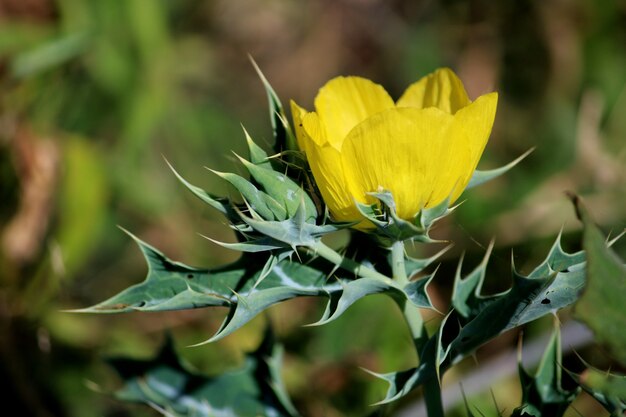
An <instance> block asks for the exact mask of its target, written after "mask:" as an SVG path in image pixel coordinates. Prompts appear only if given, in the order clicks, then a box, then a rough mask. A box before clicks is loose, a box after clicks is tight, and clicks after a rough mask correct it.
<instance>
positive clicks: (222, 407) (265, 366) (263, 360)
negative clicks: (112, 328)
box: [110, 333, 298, 417]
mask: <svg viewBox="0 0 626 417" xmlns="http://www.w3.org/2000/svg"><path fill="white" fill-rule="evenodd" d="M281 360H282V348H281V347H280V346H278V345H276V344H275V343H274V342H273V340H272V336H271V334H270V333H267V334H266V336H265V339H264V341H263V342H262V343H261V345H260V346H259V348H258V349H257V350H256V351H255V352H251V353H248V354H247V355H246V359H245V361H244V364H243V366H242V367H240V368H239V369H234V370H232V371H230V372H226V373H224V374H222V375H219V376H215V377H210V376H206V375H202V374H199V373H198V372H195V371H193V370H191V369H189V367H188V366H186V365H185V364H183V363H182V362H181V360H180V359H179V358H178V355H177V354H176V352H175V351H174V348H173V346H172V342H171V340H170V339H169V338H168V340H167V342H166V343H165V345H164V346H163V348H162V349H161V352H160V353H159V354H158V355H157V356H156V357H155V358H153V359H151V360H136V359H127V358H119V359H112V360H110V363H111V365H112V366H113V367H114V368H115V370H116V371H117V372H118V373H119V374H120V376H121V377H122V379H123V380H124V386H123V387H122V388H120V389H119V390H118V391H117V392H116V393H115V396H116V397H117V398H118V399H120V400H123V401H127V402H138V403H143V404H147V405H151V406H153V407H154V406H156V407H154V408H157V409H160V410H167V412H168V414H169V415H176V416H181V417H182V416H206V417H209V416H216V415H228V416H233V417H256V416H259V415H263V416H269V415H272V416H277V417H279V416H280V417H291V416H294V417H295V416H297V415H298V414H297V412H296V411H295V409H294V407H293V405H292V404H291V402H290V401H289V398H288V397H287V395H286V393H285V391H284V389H283V388H282V386H283V384H282V380H281V378H280V374H279V373H277V372H276V366H277V364H279V363H280V362H281ZM164 414H165V413H164Z"/></svg>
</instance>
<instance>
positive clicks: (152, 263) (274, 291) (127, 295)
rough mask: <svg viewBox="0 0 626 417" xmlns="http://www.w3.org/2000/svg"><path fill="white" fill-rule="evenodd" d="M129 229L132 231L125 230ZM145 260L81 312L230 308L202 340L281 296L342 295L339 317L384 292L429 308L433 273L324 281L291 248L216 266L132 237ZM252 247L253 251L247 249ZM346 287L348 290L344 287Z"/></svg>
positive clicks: (226, 329)
mask: <svg viewBox="0 0 626 417" xmlns="http://www.w3.org/2000/svg"><path fill="white" fill-rule="evenodd" d="M129 234H130V233H129ZM131 236H132V235H131ZM132 237H133V238H134V239H135V241H136V242H137V244H138V245H139V247H140V249H141V250H142V252H143V254H144V257H145V259H146V261H147V263H148V276H147V277H146V279H145V281H144V282H142V283H140V284H136V285H133V286H131V287H129V288H127V289H125V290H123V291H122V292H120V293H119V294H117V295H115V296H113V297H111V298H110V299H108V300H106V301H103V302H101V303H99V304H97V305H95V306H93V307H89V308H85V309H81V310H75V312H83V313H122V312H131V311H167V310H181V309H194V308H203V307H212V306H221V307H228V308H229V314H228V315H227V317H226V318H225V319H224V322H223V323H222V326H221V328H220V329H219V330H218V331H217V333H216V334H215V335H214V336H213V337H212V338H210V339H209V340H207V341H206V342H204V343H207V342H210V341H215V340H218V339H221V338H223V337H225V336H227V335H229V334H230V333H232V332H233V331H235V330H237V329H239V328H241V327H242V326H243V325H245V324H246V323H247V322H249V321H250V320H251V319H253V318H254V317H256V316H257V315H258V314H259V313H261V312H262V311H263V310H265V309H267V308H269V307H271V306H272V305H274V304H276V303H279V302H281V301H284V300H288V299H292V298H296V297H301V296H321V297H327V298H329V299H330V300H331V302H329V305H332V300H340V299H342V297H343V300H342V302H341V305H340V306H339V307H338V308H333V310H332V312H331V311H330V310H329V313H328V314H327V316H326V317H330V315H331V314H332V315H333V319H336V318H337V317H339V316H340V315H341V314H342V313H343V312H344V311H345V310H346V309H347V308H348V307H349V306H350V305H352V304H353V303H354V302H356V301H358V300H359V299H360V298H363V297H365V296H367V295H370V294H375V293H379V292H385V293H388V294H390V295H394V296H396V297H405V298H406V299H408V300H409V301H410V302H412V303H413V304H414V305H416V306H417V307H424V308H431V307H432V305H431V304H430V299H429V298H428V294H427V293H426V286H427V285H428V282H429V281H430V279H431V277H426V278H422V279H420V280H417V281H413V282H411V283H409V284H407V285H406V286H405V287H404V288H400V287H399V286H398V285H397V284H396V283H395V282H394V281H391V280H389V281H388V282H382V281H381V282H382V284H380V283H377V282H374V280H370V281H367V280H364V281H362V280H361V279H359V280H346V279H337V280H334V281H332V282H328V273H327V271H326V270H320V269H317V268H316V267H313V266H312V265H304V264H302V263H300V262H295V261H292V260H291V259H290V256H291V254H292V253H293V252H292V249H291V248H280V249H276V250H272V251H270V252H269V253H268V254H267V256H260V255H256V254H244V256H242V258H241V259H239V260H238V261H236V262H234V263H233V264H231V265H228V266H225V267H222V268H218V269H203V268H194V267H190V266H187V265H184V264H182V263H179V262H175V261H172V260H170V259H169V258H167V257H166V256H165V255H163V254H162V253H161V252H160V251H158V250H157V249H155V248H153V247H152V246H150V245H148V244H147V243H145V242H143V241H141V240H140V239H138V238H137V237H135V236H132ZM251 251H253V250H251ZM346 289H347V291H346Z"/></svg>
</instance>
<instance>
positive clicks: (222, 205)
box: [165, 160, 238, 221]
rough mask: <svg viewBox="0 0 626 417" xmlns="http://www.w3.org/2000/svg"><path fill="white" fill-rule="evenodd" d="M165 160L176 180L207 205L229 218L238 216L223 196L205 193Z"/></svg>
mask: <svg viewBox="0 0 626 417" xmlns="http://www.w3.org/2000/svg"><path fill="white" fill-rule="evenodd" d="M165 162H166V163H167V165H168V166H169V167H170V169H171V170H172V172H173V173H174V175H175V176H176V178H177V179H178V181H180V182H181V183H182V184H183V185H184V186H185V187H187V189H188V190H189V191H191V192H192V193H193V194H194V195H195V196H196V197H198V198H199V199H200V200H202V201H204V202H205V203H207V204H208V205H209V206H211V207H213V208H214V209H216V210H217V211H219V212H220V213H222V214H225V215H226V216H227V217H228V218H229V220H231V221H232V220H233V219H237V218H238V216H235V215H233V213H235V212H234V210H233V208H232V205H231V203H230V201H228V200H227V199H225V198H220V197H215V196H213V195H211V194H209V193H207V192H206V191H204V190H203V189H202V188H200V187H196V186H195V185H193V184H191V183H190V182H188V181H187V180H186V179H184V178H183V177H182V176H181V175H180V174H179V173H178V172H177V171H176V170H175V169H174V167H173V166H172V165H171V164H170V163H169V161H167V160H165Z"/></svg>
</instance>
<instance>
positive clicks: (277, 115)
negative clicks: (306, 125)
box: [250, 57, 297, 153]
mask: <svg viewBox="0 0 626 417" xmlns="http://www.w3.org/2000/svg"><path fill="white" fill-rule="evenodd" d="M250 62H252V66H253V67H254V69H255V71H256V72H257V74H258V76H259V78H260V79H261V82H262V83H263V87H265V92H266V93H267V101H268V104H269V111H270V120H271V122H272V131H273V132H274V139H275V144H274V149H275V150H276V152H278V153H280V152H282V151H285V150H295V149H297V147H296V139H295V137H294V135H293V132H292V130H291V126H289V123H288V122H287V118H286V116H285V111H284V109H283V105H282V103H281V102H280V99H279V98H278V95H277V94H276V92H275V91H274V89H273V88H272V86H271V85H270V83H269V81H267V78H265V75H263V73H262V72H261V69H260V68H259V66H258V65H257V63H256V62H255V61H254V59H252V57H250Z"/></svg>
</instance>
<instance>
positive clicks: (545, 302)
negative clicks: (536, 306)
mask: <svg viewBox="0 0 626 417" xmlns="http://www.w3.org/2000/svg"><path fill="white" fill-rule="evenodd" d="M541 304H550V299H549V298H544V299H543V300H541Z"/></svg>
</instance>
